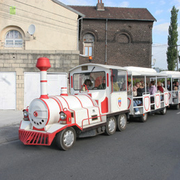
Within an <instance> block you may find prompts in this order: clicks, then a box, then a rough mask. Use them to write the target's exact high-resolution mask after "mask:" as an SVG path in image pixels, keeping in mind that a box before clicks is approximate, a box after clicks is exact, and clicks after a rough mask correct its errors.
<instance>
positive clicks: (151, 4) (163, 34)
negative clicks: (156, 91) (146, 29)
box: [60, 0, 180, 69]
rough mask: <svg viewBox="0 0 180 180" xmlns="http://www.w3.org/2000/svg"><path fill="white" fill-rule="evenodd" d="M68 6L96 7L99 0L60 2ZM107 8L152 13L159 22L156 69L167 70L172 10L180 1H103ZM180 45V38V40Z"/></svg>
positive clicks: (154, 54) (155, 42) (155, 32)
mask: <svg viewBox="0 0 180 180" xmlns="http://www.w3.org/2000/svg"><path fill="white" fill-rule="evenodd" d="M60 1H61V2H62V3H64V4H66V5H86V6H95V5H96V4H97V1H98V0H60ZM103 3H104V5H105V6H113V7H130V8H147V9H148V10H149V11H150V13H151V14H152V15H153V16H154V17H155V19H156V20H157V22H155V23H154V27H153V45H152V47H153V49H152V60H153V59H155V60H156V62H155V67H159V68H160V69H167V62H166V59H167V58H166V51H167V38H168V28H169V25H170V18H171V9H172V7H173V6H175V7H176V8H177V9H180V0H159V1H157V0H149V1H145V0H128V1H121V0H113V1H109V0H103ZM179 17H180V12H179V13H178V26H179V28H178V32H179V35H180V18H179ZM178 44H179V45H180V36H179V39H178ZM179 49H180V47H179Z"/></svg>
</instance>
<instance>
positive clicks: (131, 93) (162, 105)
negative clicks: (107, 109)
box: [125, 66, 169, 122]
mask: <svg viewBox="0 0 180 180" xmlns="http://www.w3.org/2000/svg"><path fill="white" fill-rule="evenodd" d="M125 69H126V70H127V71H128V108H129V109H130V116H132V117H138V118H139V119H140V120H141V121H142V122H145V121H146V120H147V116H148V113H153V112H155V111H160V112H161V114H165V113H166V107H167V106H168V105H169V100H168V92H167V84H166V81H167V80H166V75H163V74H159V73H156V71H155V70H154V69H151V68H142V67H132V66H129V67H125Z"/></svg>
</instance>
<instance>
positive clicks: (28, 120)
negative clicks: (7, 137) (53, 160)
mask: <svg viewBox="0 0 180 180" xmlns="http://www.w3.org/2000/svg"><path fill="white" fill-rule="evenodd" d="M36 67H37V68H38V69H39V70H40V76H41V77H40V84H41V95H40V98H37V99H34V100H33V101H32V102H31V103H30V105H29V107H27V108H26V109H24V110H23V113H24V118H23V120H22V121H21V124H20V127H19V139H20V140H21V141H22V142H23V143H24V144H25V145H46V146H49V145H51V143H52V141H53V140H55V141H56V143H57V146H58V147H59V148H60V149H62V150H68V149H70V148H71V147H72V146H73V145H74V143H75V141H76V138H77V137H89V136H96V135H98V134H102V133H106V134H108V135H112V134H114V133H115V131H116V129H117V130H119V131H122V130H124V129H125V128H126V124H127V116H128V113H129V110H128V109H127V95H126V88H127V85H125V87H124V88H125V89H123V90H122V91H120V89H119V90H118V91H116V90H115V89H114V83H115V80H116V81H118V78H119V81H118V82H120V83H121V85H122V86H123V83H124V82H126V80H127V79H126V76H127V74H126V70H123V69H121V68H119V69H114V67H108V66H103V65H93V64H87V65H85V66H78V67H76V68H74V69H72V70H71V71H70V85H69V86H70V91H71V95H69V94H68V93H67V88H62V89H61V95H56V96H48V94H47V70H48V69H49V68H50V67H51V65H50V62H49V59H48V58H39V59H38V61H37V64H36ZM87 78H88V80H87ZM95 78H96V79H95ZM103 78H104V80H103ZM91 80H92V82H90V81H91ZM84 81H86V82H84ZM87 81H89V83H90V84H88V82H87ZM95 81H96V84H95ZM100 81H102V82H104V84H103V83H102V84H103V87H101V85H100ZM125 84H126V83H125ZM89 85H91V86H92V87H90V86H89ZM100 88H101V89H100Z"/></svg>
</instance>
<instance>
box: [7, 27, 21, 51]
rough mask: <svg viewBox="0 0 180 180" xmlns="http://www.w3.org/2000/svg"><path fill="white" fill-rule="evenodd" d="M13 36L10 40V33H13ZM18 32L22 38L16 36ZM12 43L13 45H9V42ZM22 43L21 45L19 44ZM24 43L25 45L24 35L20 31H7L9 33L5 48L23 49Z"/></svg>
mask: <svg viewBox="0 0 180 180" xmlns="http://www.w3.org/2000/svg"><path fill="white" fill-rule="evenodd" d="M11 32H12V34H11V36H12V38H8V37H7V36H8V33H11ZM17 32H18V36H20V38H16V37H15V36H16V35H15V33H17ZM8 41H9V42H11V43H9V44H8V43H7V42H8ZM18 42H20V43H18ZM23 43H24V40H23V35H22V33H21V32H20V31H18V30H17V29H10V30H9V31H7V33H6V34H5V44H4V47H5V48H23Z"/></svg>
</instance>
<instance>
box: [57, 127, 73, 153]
mask: <svg viewBox="0 0 180 180" xmlns="http://www.w3.org/2000/svg"><path fill="white" fill-rule="evenodd" d="M75 142H76V132H75V130H74V128H72V127H68V128H66V129H64V130H63V131H61V132H60V133H58V134H57V136H56V143H57V146H58V147H59V148H60V149H62V150H64V151H66V150H68V149H70V148H71V147H72V146H73V145H74V143H75Z"/></svg>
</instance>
